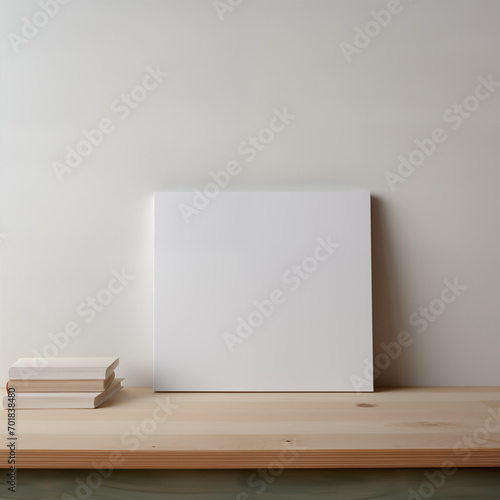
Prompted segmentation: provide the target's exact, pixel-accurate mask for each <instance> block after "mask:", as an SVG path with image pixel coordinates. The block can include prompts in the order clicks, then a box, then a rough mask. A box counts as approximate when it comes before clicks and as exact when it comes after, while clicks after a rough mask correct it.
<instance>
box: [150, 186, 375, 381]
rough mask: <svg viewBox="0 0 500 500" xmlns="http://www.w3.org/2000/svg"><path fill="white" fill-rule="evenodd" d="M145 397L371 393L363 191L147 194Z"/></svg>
mask: <svg viewBox="0 0 500 500" xmlns="http://www.w3.org/2000/svg"><path fill="white" fill-rule="evenodd" d="M154 272H155V291H154V293H155V295H154V302H155V305H154V389H155V390H156V391H354V390H360V387H362V389H361V390H365V391H371V390H373V379H372V376H371V374H370V373H369V372H370V370H367V367H369V366H370V365H371V363H372V306H371V304H372V302H371V244H370V194H369V193H368V192H222V193H216V192H212V193H202V192H199V191H198V192H196V191H194V192H165V193H156V194H155V271H154Z"/></svg>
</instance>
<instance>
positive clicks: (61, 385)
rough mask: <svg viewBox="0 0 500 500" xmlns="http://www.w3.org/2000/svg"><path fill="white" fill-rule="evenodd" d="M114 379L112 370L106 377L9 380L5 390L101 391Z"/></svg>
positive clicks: (18, 391)
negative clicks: (92, 378) (91, 378)
mask: <svg viewBox="0 0 500 500" xmlns="http://www.w3.org/2000/svg"><path fill="white" fill-rule="evenodd" d="M114 379H115V372H113V373H112V374H111V375H110V376H109V377H108V378H106V379H95V380H85V379H81V380H78V379H73V380H9V381H8V382H7V390H8V389H15V390H16V392H17V393H20V392H101V391H104V390H106V389H107V388H108V387H109V386H110V385H111V382H113V380H114Z"/></svg>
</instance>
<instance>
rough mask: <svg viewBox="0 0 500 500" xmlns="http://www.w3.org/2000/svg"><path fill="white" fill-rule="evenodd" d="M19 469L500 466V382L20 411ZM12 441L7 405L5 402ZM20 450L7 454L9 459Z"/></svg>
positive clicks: (163, 398) (153, 398)
mask: <svg viewBox="0 0 500 500" xmlns="http://www.w3.org/2000/svg"><path fill="white" fill-rule="evenodd" d="M16 420H17V421H16V435H17V442H16V466H17V467H18V468H61V469H66V468H68V469H69V468H74V469H81V468H93V467H97V466H99V465H101V464H102V465H103V466H111V467H113V468H115V469H116V468H119V469H219V468H223V469H247V468H262V467H275V468H276V469H279V468H295V469H298V468H372V467H373V468H386V467H387V468H394V467H395V468H400V467H443V466H444V467H447V466H448V467H500V387H461V388H459V387H453V388H381V389H377V391H376V392H374V393H358V394H356V393H154V392H153V391H152V389H137V388H127V389H124V390H122V391H121V392H120V393H119V394H118V395H117V396H115V397H114V398H113V399H112V400H111V401H108V402H106V403H105V404H104V405H102V406H101V407H100V408H97V409H92V410H80V409H79V410H18V411H17V417H16ZM0 432H1V435H2V442H3V443H5V442H6V441H7V435H6V432H7V411H6V410H3V411H2V412H0ZM8 453H9V450H8V449H6V448H5V447H4V446H2V449H0V460H1V463H2V464H4V465H3V467H5V468H7V467H8V465H7V456H8Z"/></svg>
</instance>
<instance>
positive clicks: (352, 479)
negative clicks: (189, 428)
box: [0, 468, 500, 500]
mask: <svg viewBox="0 0 500 500" xmlns="http://www.w3.org/2000/svg"><path fill="white" fill-rule="evenodd" d="M103 472H104V473H105V474H106V475H107V476H108V477H107V478H104V477H103V475H102V474H99V473H97V472H96V471H95V470H18V471H17V490H16V492H15V493H11V492H9V491H8V490H7V485H6V483H5V481H2V486H1V490H0V499H10V498H16V499H18V500H27V499H33V500H56V499H57V500H74V499H78V500H86V499H90V500H160V499H161V500H334V499H335V500H369V499H373V500H375V499H377V500H382V499H386V500H406V499H408V500H420V499H423V498H433V499H449V500H462V499H471V500H499V499H500V469H494V468H492V469H459V470H457V471H456V472H455V473H454V474H453V475H451V476H448V477H445V476H444V474H442V472H441V471H440V470H439V469H357V470H351V469H349V470H338V469H336V470H333V469H328V470H326V469H325V470H287V471H281V472H280V471H269V470H268V469H263V470H262V471H260V472H259V471H256V470H209V471H184V470H179V471H176V470H116V471H112V472H110V471H103ZM272 472H273V473H272ZM5 474H6V471H5V470H4V471H2V477H4V478H5V477H6V475H5ZM432 483H434V484H432ZM89 485H90V487H89Z"/></svg>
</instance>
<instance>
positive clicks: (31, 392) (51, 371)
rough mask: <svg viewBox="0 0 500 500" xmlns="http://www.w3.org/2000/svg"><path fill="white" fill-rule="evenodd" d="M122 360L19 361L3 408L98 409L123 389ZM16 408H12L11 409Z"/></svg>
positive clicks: (54, 359) (12, 369) (57, 359)
mask: <svg viewBox="0 0 500 500" xmlns="http://www.w3.org/2000/svg"><path fill="white" fill-rule="evenodd" d="M118 363H119V359H118V358H19V359H18V360H17V361H16V362H15V363H14V364H13V365H11V366H10V368H9V379H10V380H9V381H8V382H7V394H8V395H7V396H6V397H4V399H3V407H4V408H8V407H9V406H8V403H9V402H11V403H12V401H14V402H15V408H16V409H28V408H97V407H98V406H99V405H100V404H102V403H104V401H106V400H108V399H109V398H111V397H112V396H114V395H115V394H116V393H117V392H118V391H119V390H120V389H121V388H122V385H121V382H122V380H123V378H116V377H115V371H114V370H115V368H116V367H117V365H118ZM10 408H12V406H10Z"/></svg>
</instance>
